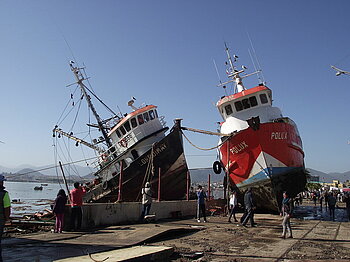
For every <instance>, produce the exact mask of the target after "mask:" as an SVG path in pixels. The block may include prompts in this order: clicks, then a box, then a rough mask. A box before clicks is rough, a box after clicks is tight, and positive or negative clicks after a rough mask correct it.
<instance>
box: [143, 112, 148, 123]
mask: <svg viewBox="0 0 350 262" xmlns="http://www.w3.org/2000/svg"><path fill="white" fill-rule="evenodd" d="M143 118H144V119H145V122H148V121H149V115H148V112H146V113H143Z"/></svg>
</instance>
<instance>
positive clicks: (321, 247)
mask: <svg viewBox="0 0 350 262" xmlns="http://www.w3.org/2000/svg"><path fill="white" fill-rule="evenodd" d="M296 211H297V212H296V213H297V214H298V213H299V215H300V214H301V215H303V216H302V217H300V216H299V217H297V218H292V230H293V235H294V238H292V239H281V238H280V235H281V232H282V226H281V218H280V217H279V216H278V215H270V214H256V215H255V222H256V223H257V227H254V228H251V227H248V228H246V227H243V226H241V225H240V224H239V223H228V221H227V217H224V216H216V217H209V218H208V222H207V223H198V222H197V221H196V220H194V219H193V220H192V222H191V224H192V225H197V226H200V227H203V228H202V230H200V231H198V232H196V233H191V234H188V235H185V236H177V237H173V238H171V237H169V238H168V239H162V240H161V241H156V242H155V243H153V244H158V245H165V246H172V247H174V249H175V253H174V254H173V256H172V258H171V259H172V260H171V261H177V262H180V261H183V262H185V261H186V262H187V261H217V262H219V261H293V260H294V261H303V260H304V261H310V260H311V261H312V260H317V261H320V260H329V259H332V260H337V261H339V260H340V261H341V260H343V261H350V234H349V232H350V230H349V229H350V223H349V222H347V217H346V214H345V209H343V208H339V209H337V210H336V221H330V219H329V216H328V210H326V209H325V208H323V210H322V211H321V210H320V208H319V207H318V206H317V207H313V206H309V203H307V204H306V205H305V204H304V206H302V207H299V208H297V210H296ZM241 215H242V214H238V215H237V218H240V217H241ZM184 222H185V221H178V222H177V223H179V224H182V223H184ZM173 223H176V222H173ZM186 223H189V221H186Z"/></svg>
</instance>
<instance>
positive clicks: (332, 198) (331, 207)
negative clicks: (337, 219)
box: [328, 193, 337, 221]
mask: <svg viewBox="0 0 350 262" xmlns="http://www.w3.org/2000/svg"><path fill="white" fill-rule="evenodd" d="M336 203H337V199H336V197H335V196H334V193H330V195H329V197H328V208H329V216H330V218H331V219H332V220H333V221H334V212H335V204H336Z"/></svg>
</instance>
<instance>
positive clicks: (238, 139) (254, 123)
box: [214, 46, 306, 210]
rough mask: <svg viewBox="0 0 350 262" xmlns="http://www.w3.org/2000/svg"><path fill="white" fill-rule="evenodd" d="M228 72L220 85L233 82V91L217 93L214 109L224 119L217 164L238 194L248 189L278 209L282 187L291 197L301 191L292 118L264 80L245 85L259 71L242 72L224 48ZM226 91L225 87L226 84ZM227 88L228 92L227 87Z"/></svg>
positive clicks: (301, 153)
mask: <svg viewBox="0 0 350 262" xmlns="http://www.w3.org/2000/svg"><path fill="white" fill-rule="evenodd" d="M226 54H227V58H228V61H227V63H226V64H227V67H228V68H227V70H226V73H227V76H228V78H229V80H228V81H227V82H225V83H221V84H220V85H219V86H221V87H224V88H226V87H227V85H229V84H231V83H233V93H232V94H229V95H225V96H223V97H221V99H220V100H219V101H218V102H217V104H216V107H217V109H218V110H219V113H220V115H221V117H222V119H223V122H221V123H220V132H221V133H223V134H228V135H227V136H226V137H222V138H221V139H220V141H219V158H220V161H219V162H215V163H214V169H215V170H216V171H219V170H220V168H221V167H222V168H224V169H225V171H226V174H228V177H229V179H228V182H229V185H230V186H231V188H236V189H238V190H239V191H240V192H241V193H244V191H245V190H246V189H247V188H249V187H252V188H253V189H254V193H255V197H256V202H257V205H258V207H262V208H267V209H270V210H277V209H278V206H279V205H280V202H281V200H282V193H283V191H287V192H288V193H289V195H290V196H291V197H293V196H296V195H297V194H298V193H299V192H301V191H303V190H304V187H305V183H306V172H305V167H304V151H303V147H302V141H301V137H300V135H299V132H298V129H297V126H296V124H295V123H294V121H293V120H292V119H290V118H288V117H284V116H283V115H282V113H281V110H280V109H279V108H277V107H274V106H272V101H273V100H272V91H271V89H269V88H268V87H267V86H266V85H265V84H264V83H263V82H261V83H259V84H258V85H257V86H255V87H252V88H249V89H247V88H246V87H245V86H244V85H243V79H244V78H246V77H248V76H251V75H255V74H258V75H259V74H260V73H261V71H260V70H257V71H256V72H254V73H250V74H245V73H244V72H245V70H246V67H244V66H242V68H241V69H238V68H237V67H236V66H235V63H236V61H237V58H238V57H237V56H234V57H233V58H232V57H231V55H230V52H229V49H228V48H227V46H226ZM227 89H228V88H227ZM227 89H226V91H227Z"/></svg>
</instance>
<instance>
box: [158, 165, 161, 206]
mask: <svg viewBox="0 0 350 262" xmlns="http://www.w3.org/2000/svg"><path fill="white" fill-rule="evenodd" d="M160 177H161V169H160V168H159V169H158V202H160V192H161V191H160V185H161V178H160Z"/></svg>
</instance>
